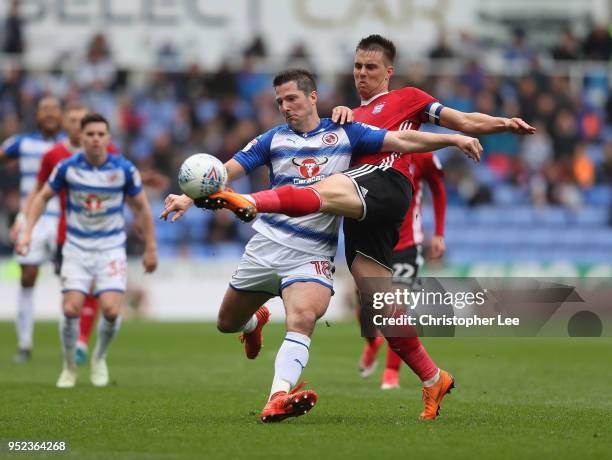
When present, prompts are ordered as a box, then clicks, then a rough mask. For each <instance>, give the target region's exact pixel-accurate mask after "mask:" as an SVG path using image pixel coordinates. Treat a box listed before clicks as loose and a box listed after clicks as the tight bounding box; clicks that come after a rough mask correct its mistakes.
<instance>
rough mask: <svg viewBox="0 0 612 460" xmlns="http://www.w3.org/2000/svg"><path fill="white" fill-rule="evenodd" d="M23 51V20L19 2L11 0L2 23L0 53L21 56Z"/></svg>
mask: <svg viewBox="0 0 612 460" xmlns="http://www.w3.org/2000/svg"><path fill="white" fill-rule="evenodd" d="M24 51H25V39H24V36H23V19H22V18H21V15H20V13H19V0H11V6H10V8H9V11H8V14H7V16H6V19H5V22H4V39H3V43H2V52H3V53H6V54H11V55H15V56H21V55H22V54H23V52H24Z"/></svg>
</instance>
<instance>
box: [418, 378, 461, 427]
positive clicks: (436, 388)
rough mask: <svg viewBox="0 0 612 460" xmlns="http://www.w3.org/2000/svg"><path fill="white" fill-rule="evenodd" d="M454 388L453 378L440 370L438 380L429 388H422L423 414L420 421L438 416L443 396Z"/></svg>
mask: <svg viewBox="0 0 612 460" xmlns="http://www.w3.org/2000/svg"><path fill="white" fill-rule="evenodd" d="M452 388H455V378H454V377H453V376H452V375H450V374H449V373H448V372H446V371H443V370H442V369H440V378H439V379H438V381H437V382H436V383H434V384H433V385H432V386H430V387H423V406H424V407H423V412H421V416H420V417H419V418H420V419H421V420H433V419H435V418H436V417H437V416H438V415H439V414H440V403H441V402H442V399H444V396H446V395H447V394H448V393H450V392H451V389H452Z"/></svg>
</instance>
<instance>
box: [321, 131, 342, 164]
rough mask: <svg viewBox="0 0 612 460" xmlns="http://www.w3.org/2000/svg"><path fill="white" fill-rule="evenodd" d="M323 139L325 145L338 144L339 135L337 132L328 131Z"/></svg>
mask: <svg viewBox="0 0 612 460" xmlns="http://www.w3.org/2000/svg"><path fill="white" fill-rule="evenodd" d="M321 140H322V141H323V143H324V144H325V145H336V144H337V143H338V135H337V134H336V133H327V134H324V135H323V138H322V139H321ZM326 161H327V159H326Z"/></svg>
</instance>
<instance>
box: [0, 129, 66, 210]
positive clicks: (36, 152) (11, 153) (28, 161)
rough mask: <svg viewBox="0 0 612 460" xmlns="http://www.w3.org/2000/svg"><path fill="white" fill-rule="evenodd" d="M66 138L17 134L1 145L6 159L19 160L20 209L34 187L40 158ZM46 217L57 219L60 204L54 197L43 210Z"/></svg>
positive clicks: (63, 135)
mask: <svg viewBox="0 0 612 460" xmlns="http://www.w3.org/2000/svg"><path fill="white" fill-rule="evenodd" d="M65 138H66V135H65V134H64V133H60V134H58V135H56V136H54V137H48V138H45V137H44V136H43V135H42V133H40V132H33V133H28V134H18V135H16V136H13V137H10V138H8V139H7V140H6V141H4V142H3V143H2V149H3V150H4V152H5V153H6V156H7V157H8V158H17V159H18V160H19V173H20V175H21V179H20V181H19V192H20V195H21V209H23V208H24V205H25V200H26V198H27V196H28V195H29V193H30V192H31V191H32V189H34V188H35V187H36V181H37V179H36V176H37V175H38V171H39V170H40V164H41V162H42V157H43V155H44V154H45V153H47V151H49V150H50V149H51V147H53V146H54V145H55V144H57V143H58V142H61V141H62V140H64V139H65ZM44 215H46V216H53V217H59V215H60V204H59V198H57V197H54V198H52V199H51V200H49V203H48V204H47V207H46V208H45V213H44Z"/></svg>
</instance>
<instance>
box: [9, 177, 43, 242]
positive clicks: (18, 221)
mask: <svg viewBox="0 0 612 460" xmlns="http://www.w3.org/2000/svg"><path fill="white" fill-rule="evenodd" d="M44 185H45V183H44V182H42V183H41V182H36V185H35V186H34V188H33V189H32V190H30V193H28V196H27V197H26V199H25V203H24V205H23V209H21V210H20V211H19V212H18V213H17V217H15V222H13V225H12V226H11V229H10V231H9V238H10V239H11V241H13V242H15V241H17V237H18V236H19V231H20V230H21V228H22V227H23V224H24V223H25V219H26V216H27V214H28V210H29V209H30V207H31V206H32V202H33V201H34V197H36V195H37V194H38V192H40V191H41V190H42V188H43V186H44Z"/></svg>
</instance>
